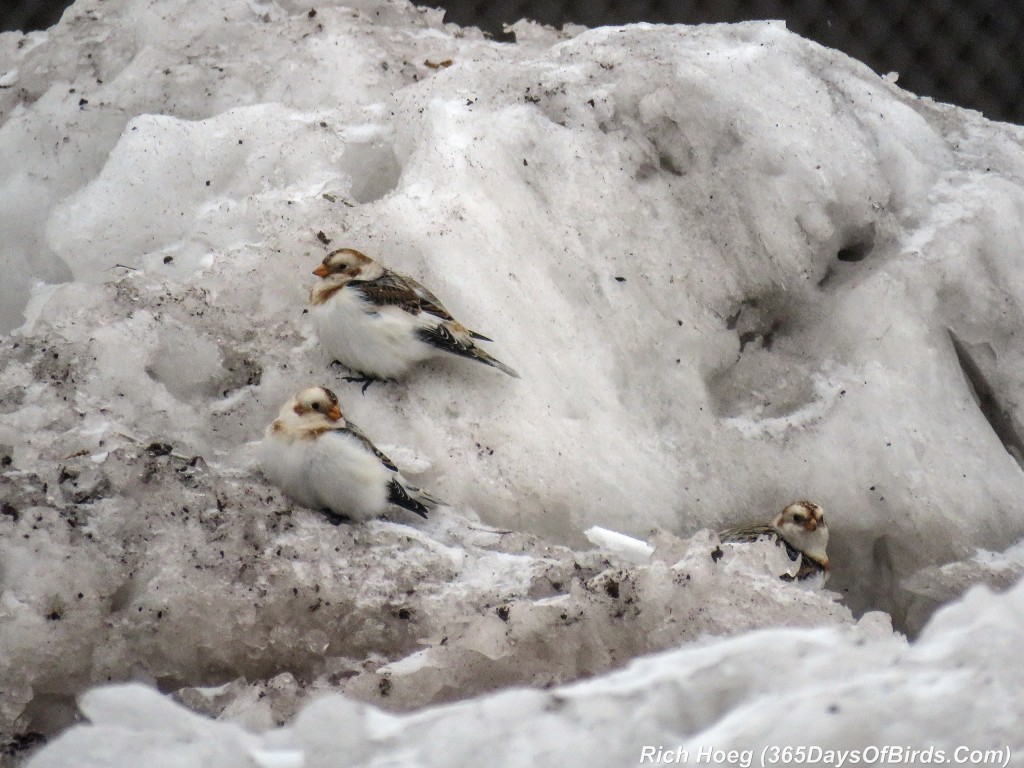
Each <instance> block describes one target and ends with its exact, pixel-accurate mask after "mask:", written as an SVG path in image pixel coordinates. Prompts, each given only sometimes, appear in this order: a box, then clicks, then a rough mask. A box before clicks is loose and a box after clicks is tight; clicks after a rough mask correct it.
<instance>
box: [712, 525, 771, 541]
mask: <svg viewBox="0 0 1024 768" xmlns="http://www.w3.org/2000/svg"><path fill="white" fill-rule="evenodd" d="M762 536H771V537H772V538H775V539H777V538H779V532H778V531H776V530H775V529H774V528H773V527H772V526H771V524H770V523H748V524H747V525H738V526H736V527H735V528H728V529H726V530H724V531H722V532H721V533H719V534H718V540H719V541H721V542H730V541H741V542H750V541H757V540H758V539H759V538H761V537H762Z"/></svg>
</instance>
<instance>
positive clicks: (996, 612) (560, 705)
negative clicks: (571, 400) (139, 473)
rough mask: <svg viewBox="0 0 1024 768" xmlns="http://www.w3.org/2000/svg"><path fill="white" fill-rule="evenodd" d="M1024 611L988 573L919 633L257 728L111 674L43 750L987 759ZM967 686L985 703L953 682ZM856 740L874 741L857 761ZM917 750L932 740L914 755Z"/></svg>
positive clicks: (787, 643) (809, 636)
mask: <svg viewBox="0 0 1024 768" xmlns="http://www.w3.org/2000/svg"><path fill="white" fill-rule="evenodd" d="M870 616H872V617H873V616H874V614H871V615H870ZM1022 616H1024V586H1018V587H1016V588H1015V589H1013V590H1012V591H1011V592H1008V593H1006V594H1004V595H994V594H992V593H991V592H989V591H987V590H986V589H984V588H978V589H976V590H975V591H972V592H971V593H970V594H969V595H968V596H967V598H966V599H965V600H963V601H962V602H961V603H959V604H957V605H955V606H953V607H950V608H946V609H944V610H942V611H941V612H940V613H939V614H937V615H936V616H935V618H934V620H933V621H932V622H931V624H930V625H929V626H928V627H927V628H926V630H925V632H924V633H923V634H922V636H921V638H920V639H919V640H918V641H917V642H916V643H915V644H913V645H910V646H908V645H907V644H906V643H905V642H903V641H902V640H900V639H898V638H897V637H894V636H892V635H890V634H889V633H888V631H887V630H886V629H885V627H878V626H877V625H875V624H873V623H872V622H871V621H869V619H868V617H865V619H864V620H862V622H861V626H858V627H856V628H853V629H851V630H848V631H845V632H841V631H837V630H834V629H819V630H814V631H807V630H791V629H790V630H782V629H777V630H765V631H761V632H754V633H749V634H746V635H744V636H742V637H737V638H733V639H732V640H725V641H717V642H711V643H707V644H704V645H701V646H697V647H688V648H684V649H680V650H676V651H671V652H669V653H665V654H661V655H658V656H652V657H649V658H646V659H643V660H641V661H636V662H634V663H632V664H631V665H630V666H629V667H628V668H627V669H625V670H623V671H621V672H618V673H615V674H613V675H609V676H607V677H603V678H599V679H597V680H593V681H588V682H584V683H579V684H576V685H572V686H568V687H563V688H558V689H555V690H551V691H527V690H515V691H506V692H503V693H499V694H495V695H492V696H488V697H485V698H482V699H479V700H477V701H474V702H466V703H462V704H456V705H451V706H447V707H438V708H434V709H429V710H426V711H423V712H420V713H417V714H414V715H405V716H395V715H388V714H385V713H383V712H381V711H379V710H377V709H375V708H373V707H367V706H365V705H362V704H357V703H356V702H353V701H351V700H349V699H346V698H344V697H341V696H330V697H325V698H323V699H321V700H319V701H317V702H316V703H314V704H312V705H310V706H309V707H308V708H307V709H306V710H304V711H303V712H302V714H301V715H299V717H298V718H297V719H296V720H295V723H294V724H293V725H291V726H289V727H287V728H283V729H279V730H272V731H269V732H267V733H264V734H262V735H260V736H256V735H254V734H252V733H248V732H246V731H244V730H242V729H241V728H240V727H238V726H237V725H235V724H231V723H217V722H210V721H206V720H203V719H201V718H198V717H196V716H195V715H191V714H190V713H188V712H186V711H184V710H183V709H182V708H180V707H176V706H175V705H173V704H171V703H170V702H168V701H167V700H166V699H165V698H162V697H160V696H158V695H157V694H155V693H153V692H152V691H149V690H147V689H145V688H142V687H141V686H126V687H116V688H104V689H98V690H94V691H91V692H90V693H89V694H87V695H86V696H85V697H83V699H82V709H83V711H84V713H85V715H86V716H87V717H88V718H89V720H90V723H91V724H90V725H88V726H80V727H77V728H74V729H72V730H71V731H70V732H68V733H67V734H66V735H65V736H63V737H61V738H60V739H59V740H58V741H57V742H56V743H54V744H53V745H52V746H51V747H49V748H47V749H46V750H44V751H43V753H42V754H41V755H40V756H39V757H38V759H36V760H34V761H33V762H32V763H31V765H32V768H50V767H51V766H52V768H63V767H64V766H71V765H83V764H87V765H103V766H108V765H109V766H122V765H123V766H130V765H140V764H145V765H155V764H160V765H167V766H177V765H181V766H185V765H188V766H226V765H239V766H242V765H259V766H286V765H287V766H303V767H304V768H313V767H314V766H337V765H346V766H363V765H366V766H369V765H418V766H461V765H479V764H480V761H481V759H482V756H486V757H485V759H486V762H487V764H488V765H496V766H524V765H564V766H609V767H612V766H622V765H636V764H644V761H643V760H642V759H641V758H642V756H643V755H644V754H647V755H648V757H650V758H652V759H648V760H647V761H646V764H652V763H653V762H654V761H653V757H654V756H655V755H664V754H668V755H669V759H668V760H663V762H662V763H661V764H673V763H674V762H677V761H678V762H679V763H682V762H683V761H682V760H680V759H678V757H677V756H678V755H680V754H681V753H680V752H679V750H682V752H685V753H686V754H687V755H688V758H689V759H688V760H687V761H685V762H687V763H697V762H701V761H699V760H698V755H699V754H700V753H701V751H702V750H709V749H713V750H716V751H717V750H723V751H726V752H728V751H729V750H736V751H737V752H739V753H742V755H747V757H743V756H742V755H738V756H737V759H736V760H734V761H731V763H734V764H737V765H738V764H741V763H740V761H741V760H746V761H748V762H744V763H743V764H745V765H758V764H760V760H761V759H762V758H763V759H765V761H766V762H765V764H773V762H772V758H773V757H774V758H775V760H776V761H778V760H779V758H780V757H784V756H785V753H783V752H781V750H782V749H783V748H786V747H793V748H798V747H803V748H805V749H807V748H812V749H817V750H820V751H819V752H817V753H814V752H810V753H807V752H805V754H810V755H811V759H810V760H809V761H805V760H799V759H797V760H793V759H792V758H790V759H783V760H782V761H781V762H782V763H783V764H792V763H794V762H796V763H804V762H807V763H808V764H812V765H838V764H840V762H839V760H838V759H837V757H836V756H835V755H837V754H838V753H846V757H845V758H844V760H845V762H846V763H847V764H857V763H859V762H866V763H871V764H873V763H875V762H877V761H878V752H877V751H875V750H881V749H883V748H885V749H887V750H891V749H892V748H894V747H895V748H898V749H901V750H904V752H902V753H900V754H899V755H897V754H895V753H893V752H891V751H890V752H889V753H888V754H889V758H888V761H889V762H891V763H894V764H915V765H917V764H928V763H929V762H933V761H936V760H935V755H936V754H937V753H940V752H941V755H939V757H938V759H937V762H940V763H944V762H946V761H947V759H948V760H949V762H951V763H952V762H954V761H956V762H957V763H960V764H962V763H964V762H970V763H971V764H981V763H982V761H981V760H979V759H978V758H974V759H970V758H971V757H972V753H980V754H984V753H986V752H990V753H994V754H995V757H997V758H998V759H996V760H991V761H990V762H989V764H999V765H1005V764H1007V761H1010V758H1012V764H1014V765H1019V764H1020V757H1019V754H1020V750H1021V748H1022V747H1024V737H1022V735H1021V732H1020V722H1021V718H1022V717H1024V706H1022V699H1021V697H1020V693H1019V692H1020V690H1021V686H1024V673H1022V672H1021V670H1020V665H1019V664H1017V663H1015V660H1016V658H1017V656H1018V652H1019V647H1020V637H1021V633H1022V632H1024V623H1022V619H1021V617H1022ZM965 690H970V691H971V695H972V705H971V706H964V701H963V699H962V698H961V697H960V696H958V695H951V694H956V693H957V692H963V691H965ZM645 747H646V748H648V749H649V750H652V751H649V752H646V753H645V751H644V750H645ZM773 749H774V750H778V752H775V751H773ZM765 750H767V751H765ZM853 750H856V751H857V753H858V755H863V756H864V757H863V758H856V759H852V758H851V757H850V754H849V753H850V751H853ZM911 750H918V751H919V753H920V752H923V751H925V750H931V751H930V752H929V753H928V756H926V757H918V759H916V760H911V759H909V757H910V755H909V752H910V751H911ZM1007 750H1009V752H1007ZM829 753H832V757H831V758H830V757H829V756H828V754H829ZM872 756H874V757H873V758H872ZM929 757H931V760H929ZM965 758H967V759H965ZM702 762H703V763H705V764H708V763H709V762H711V761H709V760H708V759H705V760H703V761H702ZM718 762H724V761H722V760H719V761H718ZM883 762H885V761H883Z"/></svg>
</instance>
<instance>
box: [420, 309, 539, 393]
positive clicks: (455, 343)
mask: <svg viewBox="0 0 1024 768" xmlns="http://www.w3.org/2000/svg"><path fill="white" fill-rule="evenodd" d="M416 332H417V333H418V334H419V336H420V338H421V339H423V341H425V342H426V343H427V344H430V345H431V346H434V347H437V348H438V349H443V350H444V351H445V352H451V353H452V354H453V355H458V356H459V357H468V358H470V359H471V360H478V361H479V362H481V363H483V364H484V365H489V366H491V367H492V368H497V369H498V370H499V371H501V372H503V373H507V374H508V375H509V376H511V377H513V378H516V379H518V378H519V374H518V373H516V372H515V370H513V369H512V368H510V367H508V366H507V365H505V364H504V363H503V362H501V361H500V360H498V359H496V358H493V357H491V356H490V355H489V354H487V353H486V352H484V351H483V350H482V349H480V348H479V347H477V346H476V345H475V344H473V343H472V342H470V343H468V344H467V343H466V342H464V341H460V340H459V339H457V338H456V337H455V336H454V335H453V334H452V332H451V331H450V330H449V329H448V328H447V327H446V326H445V325H444V324H443V323H442V324H441V325H437V326H434V327H433V328H419V329H417V331H416ZM472 333H473V332H472V331H470V334H472ZM474 335H475V334H474ZM488 341H490V339H488Z"/></svg>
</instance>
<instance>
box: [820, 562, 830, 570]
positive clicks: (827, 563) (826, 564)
mask: <svg viewBox="0 0 1024 768" xmlns="http://www.w3.org/2000/svg"><path fill="white" fill-rule="evenodd" d="M821 567H822V568H824V569H825V570H826V571H831V570H832V566H831V565H830V564H829V562H828V560H826V561H825V562H823V563H822V564H821Z"/></svg>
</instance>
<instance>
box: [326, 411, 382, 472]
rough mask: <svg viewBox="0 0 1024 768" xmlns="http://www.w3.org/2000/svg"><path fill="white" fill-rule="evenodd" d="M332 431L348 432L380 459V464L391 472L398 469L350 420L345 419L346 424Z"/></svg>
mask: <svg viewBox="0 0 1024 768" xmlns="http://www.w3.org/2000/svg"><path fill="white" fill-rule="evenodd" d="M333 431H334V432H347V433H348V434H350V435H352V437H354V438H356V439H357V440H359V441H360V442H361V443H362V444H363V445H365V446H366V447H367V449H369V450H370V451H371V452H372V453H373V455H374V456H376V457H377V458H378V459H379V460H380V463H381V464H383V465H384V466H385V467H387V468H388V469H390V470H391V471H392V472H397V471H398V467H397V466H395V462H393V461H392V460H391V459H389V458H388V457H387V456H385V455H384V453H383V452H382V451H381V450H380V449H379V448H378V447H377V446H376V445H374V444H373V441H372V440H370V438H368V437H367V436H366V435H364V434H363V431H362V430H361V429H359V427H357V426H356V425H355V424H353V423H352V422H351V421H347V422H346V426H344V427H337V428H335V429H334V430H333Z"/></svg>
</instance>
